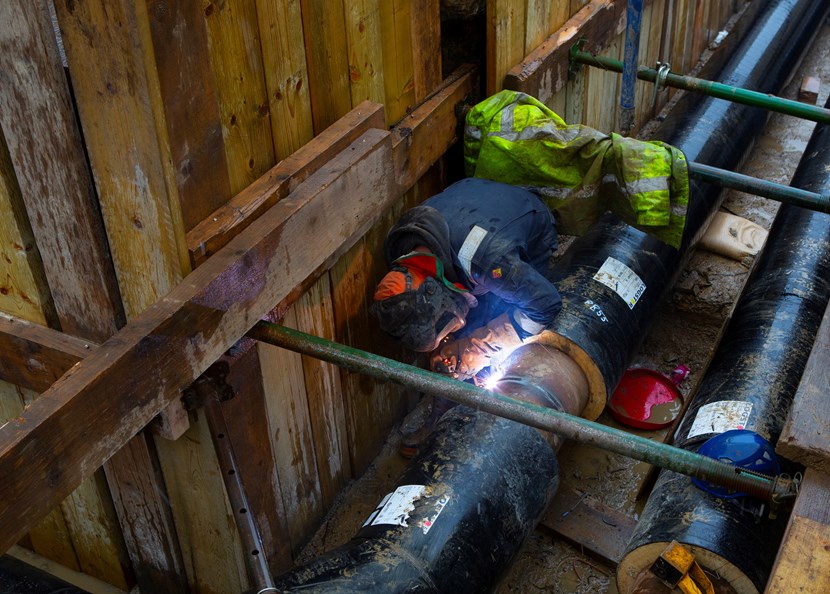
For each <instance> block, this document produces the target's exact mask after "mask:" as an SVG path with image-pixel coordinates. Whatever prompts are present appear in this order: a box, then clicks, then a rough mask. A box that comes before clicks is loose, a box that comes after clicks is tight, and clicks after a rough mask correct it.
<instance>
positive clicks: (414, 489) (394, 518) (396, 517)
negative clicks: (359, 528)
mask: <svg viewBox="0 0 830 594" xmlns="http://www.w3.org/2000/svg"><path fill="white" fill-rule="evenodd" d="M424 489H425V487H424V485H403V486H400V487H398V488H397V489H395V492H394V493H389V494H388V495H387V496H386V497H384V498H383V499H382V500H381V502H380V503H379V504H378V506H377V507H376V508H375V511H373V512H372V513H371V514H370V515H369V518H368V519H367V520H366V521H365V522H364V523H363V526H368V525H370V524H371V525H372V526H376V525H378V524H391V525H394V526H407V523H406V522H407V520H409V514H410V512H412V511H414V510H415V501H416V500H417V499H419V498H420V497H421V496H422V495H423V494H424ZM439 513H440V512H439ZM436 517H437V516H436Z"/></svg>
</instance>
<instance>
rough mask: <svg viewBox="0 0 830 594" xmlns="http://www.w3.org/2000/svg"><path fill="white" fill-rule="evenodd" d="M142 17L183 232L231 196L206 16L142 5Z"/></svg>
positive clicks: (179, 5)
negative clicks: (147, 30) (155, 73)
mask: <svg viewBox="0 0 830 594" xmlns="http://www.w3.org/2000/svg"><path fill="white" fill-rule="evenodd" d="M211 6H213V5H212V4H211ZM147 13H148V15H149V19H150V34H151V36H152V42H153V47H154V48H155V56H156V67H157V71H158V79H159V88H160V93H161V98H162V101H163V104H164V116H165V122H166V124H167V134H168V137H169V142H170V152H171V157H172V160H173V169H174V170H175V172H176V176H175V180H176V183H177V187H178V191H179V195H180V206H181V216H182V221H183V223H184V229H185V230H186V231H187V230H190V229H192V228H193V227H194V226H195V225H196V224H197V223H199V221H201V220H202V219H204V218H205V217H206V216H208V215H209V214H210V213H211V212H213V211H214V210H216V209H217V208H218V207H219V206H221V205H222V204H224V203H225V202H226V201H227V200H228V198H230V196H231V190H230V182H229V180H228V172H227V162H226V160H225V151H224V141H223V137H222V120H221V117H220V111H219V105H218V101H217V96H216V78H215V76H214V72H213V70H212V69H211V61H210V55H209V48H208V37H207V25H206V23H205V14H204V9H203V8H202V3H201V2H191V1H189V0H147Z"/></svg>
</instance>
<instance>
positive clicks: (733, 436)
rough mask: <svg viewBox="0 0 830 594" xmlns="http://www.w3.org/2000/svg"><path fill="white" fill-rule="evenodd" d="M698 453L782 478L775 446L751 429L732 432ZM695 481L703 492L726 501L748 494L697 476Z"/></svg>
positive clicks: (702, 448)
mask: <svg viewBox="0 0 830 594" xmlns="http://www.w3.org/2000/svg"><path fill="white" fill-rule="evenodd" d="M697 453H698V454H701V455H703V456H708V457H709V458H714V459H715V460H720V461H721V462H726V463H727V464H731V465H733V466H737V467H739V468H745V469H747V470H752V471H754V472H759V473H761V474H765V475H768V476H778V474H779V473H780V472H781V466H780V465H779V463H778V457H777V456H776V455H775V448H773V447H772V444H770V443H769V442H768V441H767V440H766V439H764V438H763V437H761V436H760V435H758V434H757V433H755V432H754V431H750V430H748V429H732V430H730V431H725V432H724V433H720V434H718V435H715V436H714V437H712V438H710V439H708V440H706V441H705V442H703V444H702V445H701V446H700V448H699V449H698V451H697ZM692 482H693V483H694V484H695V486H696V487H698V488H699V489H703V490H704V491H706V492H707V493H710V494H712V495H714V496H716V497H721V498H722V499H733V498H735V497H745V496H746V493H742V492H738V491H732V490H730V489H728V488H727V487H722V486H720V485H715V484H712V483H710V482H708V481H704V480H701V479H699V478H696V477H692Z"/></svg>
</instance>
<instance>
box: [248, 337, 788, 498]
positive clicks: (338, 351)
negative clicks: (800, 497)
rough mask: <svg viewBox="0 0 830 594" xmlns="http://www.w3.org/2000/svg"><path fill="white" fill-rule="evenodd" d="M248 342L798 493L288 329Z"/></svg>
mask: <svg viewBox="0 0 830 594" xmlns="http://www.w3.org/2000/svg"><path fill="white" fill-rule="evenodd" d="M247 336H248V337H249V338H253V339H255V340H259V341H262V342H267V343H269V344H272V345H276V346H279V347H282V348H285V349H288V350H291V351H295V352H298V353H302V354H304V355H309V356H312V357H316V358H318V359H322V360H323V361H327V362H329V363H334V364H336V365H339V366H341V367H345V368H346V369H350V370H352V371H357V372H360V373H365V374H367V375H370V376H372V377H374V378H377V379H380V380H386V381H394V382H396V383H399V384H401V385H404V386H406V387H409V388H413V389H416V390H419V391H421V392H423V393H425V394H429V395H432V396H440V397H444V398H449V399H450V400H453V401H454V402H458V403H460V404H464V405H467V406H470V407H473V408H477V409H480V410H483V411H485V412H488V413H491V414H494V415H498V416H500V417H504V418H507V419H511V420H513V421H518V422H520V423H524V424H526V425H530V426H531V427H535V428H537V429H542V430H545V431H551V432H553V433H556V434H558V435H561V436H563V437H565V438H567V439H573V440H575V441H578V442H581V443H586V444H589V445H593V446H596V447H600V448H603V449H606V450H609V451H612V452H615V453H618V454H622V455H624V456H628V457H630V458H634V459H636V460H641V461H643V462H648V463H650V464H654V465H655V466H659V467H660V468H667V469H669V470H673V471H675V472H679V473H681V474H685V475H689V476H695V477H697V478H700V479H702V480H705V481H709V482H712V483H715V484H718V485H722V486H725V487H728V488H730V489H734V490H740V491H743V492H745V493H748V494H750V495H752V496H754V497H757V498H759V499H764V500H768V501H776V502H777V501H780V500H782V499H785V498H788V497H791V496H793V495H794V493H793V491H792V489H791V487H792V485H791V483H790V481H787V480H779V479H776V478H774V477H769V476H764V475H760V474H757V473H753V472H750V471H747V470H745V469H742V468H737V467H734V466H730V465H728V464H725V463H723V462H720V461H718V460H714V459H713V458H708V457H706V456H701V455H699V454H697V453H694V452H690V451H687V450H681V449H679V448H675V447H672V446H669V445H666V444H663V443H658V442H653V441H651V440H649V439H646V438H644V437H640V436H638V435H633V434H630V433H626V432H625V431H620V430H618V429H614V428H613V427H607V426H605V425H601V424H599V423H595V422H592V421H589V420H587V419H583V418H581V417H577V416H574V415H569V414H567V413H563V412H560V411H557V410H554V409H550V408H544V407H542V406H538V405H535V404H532V403H529V402H523V401H521V400H517V399H515V398H509V397H507V396H504V395H501V394H498V393H496V392H490V391H488V390H485V389H484V388H479V387H477V386H474V385H472V384H468V383H465V382H461V381H458V380H454V379H451V378H449V377H446V376H443V375H439V374H437V373H432V372H430V371H427V370H425V369H420V368H418V367H413V366H411V365H406V364H404V363H401V362H399V361H395V360H392V359H387V358H385V357H381V356H379V355H374V354H372V353H367V352H365V351H361V350H358V349H355V348H352V347H349V346H347V345H342V344H338V343H336V342H332V341H330V340H326V339H323V338H320V337H317V336H312V335H310V334H305V333H303V332H299V331H297V330H292V329H290V328H286V327H284V326H278V325H275V324H271V323H268V322H264V321H260V322H257V324H256V325H255V326H254V327H253V328H252V329H251V330H250V331H249V332H248V333H247Z"/></svg>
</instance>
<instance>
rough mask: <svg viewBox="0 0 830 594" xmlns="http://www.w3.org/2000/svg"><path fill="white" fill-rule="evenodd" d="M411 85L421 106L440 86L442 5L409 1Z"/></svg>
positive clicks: (434, 0) (426, 0)
mask: <svg viewBox="0 0 830 594" xmlns="http://www.w3.org/2000/svg"><path fill="white" fill-rule="evenodd" d="M409 13H410V16H411V18H412V25H411V30H412V85H413V87H414V90H415V101H416V103H421V102H422V101H423V100H424V99H426V98H427V97H428V96H429V95H430V94H431V93H432V92H433V91H434V90H435V88H436V87H438V86H439V85H440V84H441V2H440V1H439V0H410V7H409Z"/></svg>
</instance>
